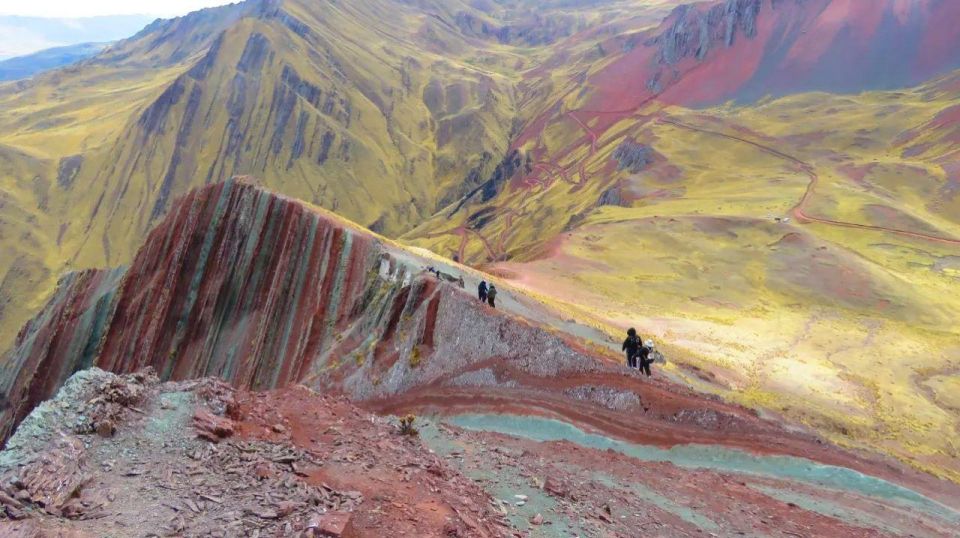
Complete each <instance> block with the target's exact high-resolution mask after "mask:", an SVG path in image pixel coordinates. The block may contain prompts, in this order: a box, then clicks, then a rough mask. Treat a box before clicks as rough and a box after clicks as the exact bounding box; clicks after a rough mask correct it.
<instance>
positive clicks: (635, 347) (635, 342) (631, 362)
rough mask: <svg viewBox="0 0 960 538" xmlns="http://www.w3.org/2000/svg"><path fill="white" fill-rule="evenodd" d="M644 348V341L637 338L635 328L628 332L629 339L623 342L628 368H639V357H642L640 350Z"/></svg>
mask: <svg viewBox="0 0 960 538" xmlns="http://www.w3.org/2000/svg"><path fill="white" fill-rule="evenodd" d="M642 348H643V339H642V338H640V337H639V336H637V330H636V329H634V328H633V327H630V329H629V330H628V331H627V339H626V340H624V341H623V351H625V352H626V353H627V368H636V367H637V357H639V356H640V350H641V349H642Z"/></svg>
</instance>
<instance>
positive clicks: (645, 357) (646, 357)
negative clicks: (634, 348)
mask: <svg viewBox="0 0 960 538" xmlns="http://www.w3.org/2000/svg"><path fill="white" fill-rule="evenodd" d="M637 360H638V365H639V367H640V371H641V372H643V373H645V374H647V377H650V375H651V374H650V365H651V364H653V340H647V341H646V342H644V343H643V345H641V346H640V356H639V357H637Z"/></svg>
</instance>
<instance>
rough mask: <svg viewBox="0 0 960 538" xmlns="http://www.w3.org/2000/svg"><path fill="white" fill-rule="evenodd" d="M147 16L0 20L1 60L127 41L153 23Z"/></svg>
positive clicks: (151, 18)
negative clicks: (84, 44)
mask: <svg viewBox="0 0 960 538" xmlns="http://www.w3.org/2000/svg"><path fill="white" fill-rule="evenodd" d="M154 19H155V17H152V16H149V15H108V16H100V17H81V18H53V17H21V16H17V15H7V16H0V60H5V59H8V58H14V57H18V56H25V55H28V54H33V53H35V52H38V51H41V50H45V49H50V48H55V47H65V46H68V45H77V44H80V43H106V42H108V41H116V40H118V39H123V38H126V37H130V36H132V35H133V34H135V33H137V32H138V31H140V29H141V28H143V27H144V26H146V25H147V24H149V23H150V21H152V20H154Z"/></svg>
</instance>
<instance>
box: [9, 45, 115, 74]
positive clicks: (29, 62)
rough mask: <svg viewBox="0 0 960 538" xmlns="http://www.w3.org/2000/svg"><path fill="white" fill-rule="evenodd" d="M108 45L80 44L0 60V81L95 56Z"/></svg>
mask: <svg viewBox="0 0 960 538" xmlns="http://www.w3.org/2000/svg"><path fill="white" fill-rule="evenodd" d="M109 45H110V44H109V43H80V44H78V45H67V46H65V47H54V48H52V49H44V50H41V51H39V52H34V53H33V54H27V55H26V56H17V57H15V58H9V59H7V60H0V81H7V80H19V79H23V78H27V77H30V76H33V75H35V74H37V73H41V72H43V71H47V70H49V69H56V68H57V67H63V66H65V65H70V64H72V63H76V62H79V61H80V60H85V59H87V58H89V57H91V56H94V55H96V54H97V53H99V52H100V51H102V50H103V49H105V48H106V47H108V46H109Z"/></svg>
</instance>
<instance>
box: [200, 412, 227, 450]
mask: <svg viewBox="0 0 960 538" xmlns="http://www.w3.org/2000/svg"><path fill="white" fill-rule="evenodd" d="M193 427H194V428H195V429H196V430H197V436H198V437H200V438H201V439H206V440H207V441H210V442H212V443H219V442H220V441H221V440H223V439H226V438H227V437H230V436H231V435H233V431H234V425H233V421H232V420H230V419H228V418H223V417H218V416H217V415H214V414H213V413H211V412H210V411H207V410H206V409H199V410H197V412H196V413H195V414H194V415H193Z"/></svg>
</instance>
